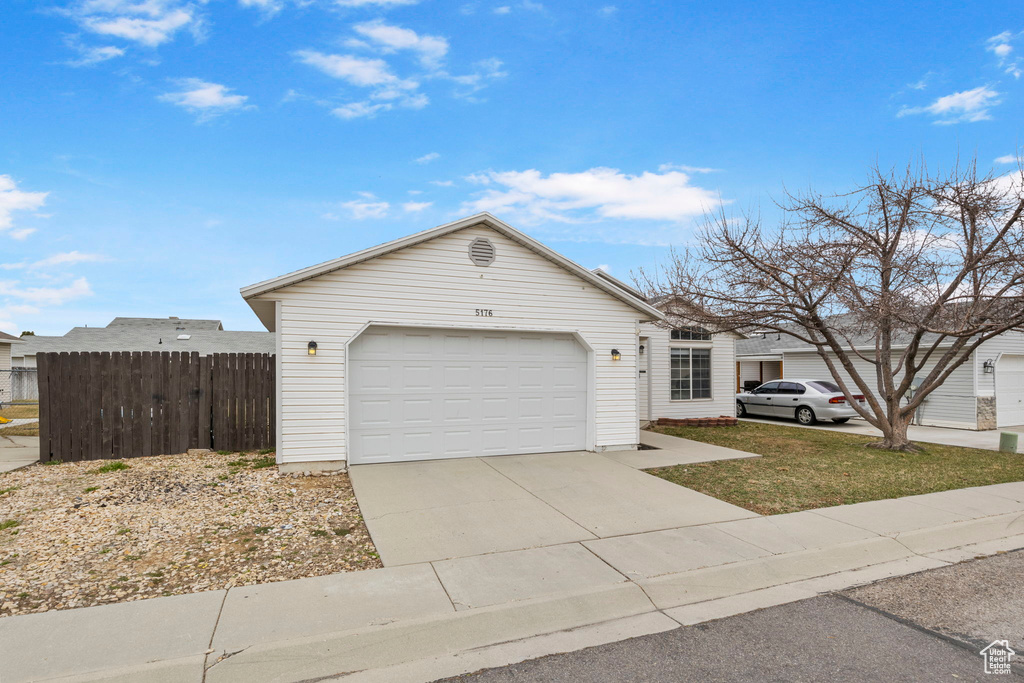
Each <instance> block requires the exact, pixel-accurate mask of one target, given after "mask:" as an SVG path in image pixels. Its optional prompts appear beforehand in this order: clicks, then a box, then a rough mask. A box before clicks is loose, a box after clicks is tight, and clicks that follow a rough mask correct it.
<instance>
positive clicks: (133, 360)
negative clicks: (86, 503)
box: [36, 352, 275, 462]
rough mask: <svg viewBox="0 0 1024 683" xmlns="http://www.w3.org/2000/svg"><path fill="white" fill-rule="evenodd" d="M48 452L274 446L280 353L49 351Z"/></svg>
mask: <svg viewBox="0 0 1024 683" xmlns="http://www.w3.org/2000/svg"><path fill="white" fill-rule="evenodd" d="M36 363H37V366H38V371H39V456H40V460H42V461H44V462H45V461H48V460H60V461H63V462H68V461H72V460H98V459H107V458H134V457H139V456H145V455H161V454H169V453H183V452H184V451H186V450H188V449H189V448H212V449H215V450H227V451H242V450H254V449H263V448H273V447H274V440H275V426H274V425H275V415H274V404H275V402H274V356H272V355H269V354H262V353H218V354H213V355H210V356H200V355H199V354H198V353H191V354H189V353H180V352H173V353H150V352H144V353H139V352H134V353H128V352H125V353H40V354H38V355H37V356H36Z"/></svg>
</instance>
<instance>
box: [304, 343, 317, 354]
mask: <svg viewBox="0 0 1024 683" xmlns="http://www.w3.org/2000/svg"><path fill="white" fill-rule="evenodd" d="M306 353H307V354H309V355H310V356H315V355H316V342H315V341H311V342H309V344H307V345H306Z"/></svg>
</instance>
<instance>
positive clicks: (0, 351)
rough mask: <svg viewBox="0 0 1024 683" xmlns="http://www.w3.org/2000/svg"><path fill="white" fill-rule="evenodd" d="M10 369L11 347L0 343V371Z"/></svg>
mask: <svg viewBox="0 0 1024 683" xmlns="http://www.w3.org/2000/svg"><path fill="white" fill-rule="evenodd" d="M10 369H11V345H10V344H3V343H0V370H10Z"/></svg>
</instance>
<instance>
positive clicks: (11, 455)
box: [0, 425, 39, 472]
mask: <svg viewBox="0 0 1024 683" xmlns="http://www.w3.org/2000/svg"><path fill="white" fill-rule="evenodd" d="M8 426H9V425H8ZM37 460H39V437H38V436H2V435H0V472H11V471H13V470H16V469H19V468H21V467H25V466H26V465H31V464H32V463H34V462H35V461H37Z"/></svg>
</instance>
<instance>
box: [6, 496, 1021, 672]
mask: <svg viewBox="0 0 1024 683" xmlns="http://www.w3.org/2000/svg"><path fill="white" fill-rule="evenodd" d="M1022 547H1024V482H1016V483H1009V484H998V485H994V486H986V487H978V488H971V489H962V490H955V491H946V492H942V493H932V494H927V495H923V496H913V497H909V498H902V499H897V500H884V501H875V502H870V503H860V504H857V505H849V506H841V507H835V508H825V509H821V510H814V511H806V512H798V513H793V514H788V515H777V516H773V517H754V518H749V519H740V520H734V521H727V522H718V523H713V524H706V525H699V526H690V527H685V528H678V529H664V530H659V531H649V532H645V533H639V534H629V535H625V536H616V537H609V538H600V539H593V540H584V541H582V542H571V543H563V544H559V545H554V546H549V547H542V548H532V549H527V550H515V551H510V552H499V553H492V554H486V555H479V556H474V557H463V558H458V559H452V560H443V561H435V562H429V563H420V564H410V565H405V566H397V567H389V568H385V569H379V570H372V571H365V572H354V573H350V574H336V575H330V576H324V577H317V578H310V579H301V580H297V581H285V582H279V583H272V584H264V585H260V586H246V587H238V588H230V589H228V590H220V591H210V592H206V593H198V594H193V595H184V596H175V597H167V598H157V599H152V600H140V601H137V602H131V603H124V604H117V605H108V606H102V607H92V608H84V609H76V610H67V611H56V612H47V613H42V614H33V615H27V616H19V617H7V618H4V619H0V680H3V681H4V683H12V682H15V681H31V680H55V679H60V680H122V681H196V682H197V683H198V682H199V681H202V680H205V681H209V682H211V683H216V682H219V681H225V682H227V681H254V680H258V681H302V680H310V679H316V680H332V679H337V678H341V677H344V680H346V681H427V680H433V679H435V678H440V677H443V676H449V675H455V674H459V673H464V672H467V671H475V670H477V669H480V668H485V667H493V666H502V665H504V664H508V663H510V662H514V661H520V660H522V659H527V658H531V657H537V656H542V655H545V654H549V653H552V652H561V651H570V650H575V649H580V648H582V647H589V646H591V645H597V644H601V643H607V642H613V641H617V640H622V639H624V638H629V637H633V636H637V635H644V634H649V633H656V632H662V631H666V630H670V629H673V628H678V627H679V625H681V624H682V625H688V624H695V623H700V622H703V621H707V620H709V619H715V618H719V617H723V616H728V615H730V614H737V613H743V612H747V611H750V610H754V609H758V608H761V607H766V606H769V605H775V604H782V603H786V602H791V601H795V600H800V599H803V598H807V597H811V596H814V595H818V594H821V593H828V592H832V591H835V590H840V589H845V588H849V587H851V586H855V585H861V584H865V583H870V582H873V581H876V580H878V579H882V578H888V577H891V576H899V575H904V574H909V573H914V572H918V571H921V570H925V569H931V568H935V567H941V566H945V565H947V564H950V563H954V562H958V561H960V560H963V559H968V558H972V557H975V556H978V555H985V554H993V553H996V552H998V551H1004V550H1012V549H1017V548H1022ZM204 672H205V674H204ZM204 675H205V679H204Z"/></svg>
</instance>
